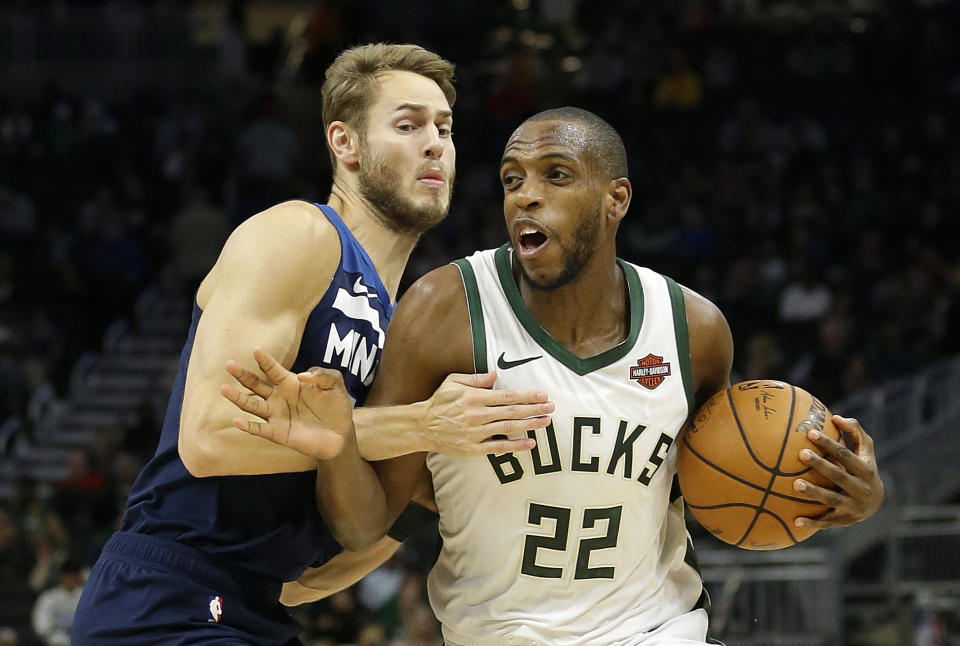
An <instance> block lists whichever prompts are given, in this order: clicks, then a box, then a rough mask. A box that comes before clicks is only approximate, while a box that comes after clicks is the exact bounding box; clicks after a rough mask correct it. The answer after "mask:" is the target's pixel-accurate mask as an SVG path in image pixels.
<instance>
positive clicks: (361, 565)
mask: <svg viewBox="0 0 960 646" xmlns="http://www.w3.org/2000/svg"><path fill="white" fill-rule="evenodd" d="M398 549H400V542H399V541H397V540H394V539H393V538H390V537H389V536H384V537H383V538H381V539H380V540H379V541H377V542H376V543H374V544H373V545H371V546H370V547H368V548H367V549H365V550H361V551H359V552H351V551H347V550H344V551H343V552H340V553H339V554H337V555H336V556H334V557H333V558H332V559H330V560H329V561H327V562H326V563H324V564H323V565H321V566H320V567H316V568H307V570H306V571H305V572H304V573H303V574H302V575H300V578H299V579H297V580H296V581H289V582H287V583H284V584H283V591H282V592H281V593H280V603H282V604H283V605H285V606H299V605H300V604H304V603H313V602H314V601H319V600H320V599H324V598H326V597H329V596H330V595H331V594H336V593H337V592H340V591H341V590H346V589H347V588H349V587H350V586H352V585H353V584H354V583H356V582H357V581H359V580H360V579H362V578H363V577H365V576H367V575H368V574H370V573H371V572H373V571H374V570H376V569H377V568H378V567H380V566H381V565H383V564H384V563H386V562H387V561H389V560H390V558H391V557H392V556H393V555H394V554H396V552H397V550H398Z"/></svg>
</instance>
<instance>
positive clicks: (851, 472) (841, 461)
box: [793, 415, 883, 529]
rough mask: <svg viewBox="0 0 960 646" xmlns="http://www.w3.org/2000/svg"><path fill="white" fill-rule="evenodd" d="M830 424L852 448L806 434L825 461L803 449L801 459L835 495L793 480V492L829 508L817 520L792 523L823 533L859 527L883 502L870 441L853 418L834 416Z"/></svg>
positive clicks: (812, 432) (871, 440) (813, 433)
mask: <svg viewBox="0 0 960 646" xmlns="http://www.w3.org/2000/svg"><path fill="white" fill-rule="evenodd" d="M833 423H834V424H835V425H836V426H837V428H838V429H840V432H841V433H843V434H844V435H846V437H847V439H848V440H849V444H850V445H851V446H852V447H853V448H852V450H851V449H848V448H847V447H845V446H844V445H843V444H841V443H839V442H836V441H834V440H832V439H831V438H829V437H827V436H826V435H824V434H823V433H819V432H817V431H810V432H809V433H807V438H808V439H809V440H810V441H811V442H813V443H814V444H816V445H817V446H818V447H820V449H821V450H822V451H823V452H824V455H825V456H826V457H825V458H822V457H820V456H818V455H817V454H816V453H814V452H813V451H810V450H808V449H804V450H802V451H800V459H801V460H802V461H803V462H804V463H805V464H808V465H810V466H811V467H813V469H814V470H816V471H817V473H820V474H821V475H823V476H825V477H826V478H827V479H829V480H830V481H831V482H833V483H834V485H836V491H833V490H831V489H826V488H823V487H817V486H815V485H813V484H810V483H809V482H807V481H806V480H802V479H799V478H798V479H797V480H794V482H793V487H794V489H796V490H797V491H799V492H801V493H803V494H805V495H807V496H809V497H810V498H813V499H814V500H817V501H819V502H821V503H823V504H824V505H827V506H828V507H832V509H831V510H830V511H829V512H827V513H826V514H824V515H823V516H820V517H819V518H803V517H800V518H797V519H796V520H795V521H794V522H796V524H797V525H798V526H800V527H809V528H812V529H824V528H827V527H844V526H846V525H852V524H854V523H859V522H860V521H861V520H866V519H867V518H869V517H870V516H872V515H873V514H874V513H875V512H876V511H877V510H878V509H879V508H880V504H881V503H882V502H883V481H882V480H881V479H880V472H879V470H878V469H877V457H876V454H875V453H874V449H873V438H871V437H870V436H869V435H867V432H866V431H864V430H863V427H862V426H860V423H859V422H858V421H857V420H855V419H853V418H849V417H841V416H839V415H834V416H833ZM841 467H843V468H841Z"/></svg>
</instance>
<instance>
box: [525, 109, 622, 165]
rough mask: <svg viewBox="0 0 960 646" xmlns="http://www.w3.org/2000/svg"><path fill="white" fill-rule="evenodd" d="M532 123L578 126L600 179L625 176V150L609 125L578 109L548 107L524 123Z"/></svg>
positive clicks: (587, 111) (616, 133) (588, 112)
mask: <svg viewBox="0 0 960 646" xmlns="http://www.w3.org/2000/svg"><path fill="white" fill-rule="evenodd" d="M532 121H563V122H565V123H575V124H577V125H579V126H581V127H582V128H583V129H584V131H585V134H586V135H587V136H586V137H585V140H586V141H587V150H588V151H589V152H590V153H591V154H592V155H593V156H594V157H595V158H596V160H597V164H598V166H599V168H600V170H601V171H602V172H603V174H604V175H605V177H604V178H603V179H604V180H610V179H618V178H620V177H626V176H627V172H628V170H627V149H626V147H625V146H624V145H623V139H622V138H621V137H620V134H619V133H618V132H617V131H616V130H615V129H614V128H613V126H611V125H610V124H609V123H607V122H606V121H604V120H603V119H601V118H600V117H598V116H597V115H595V114H594V113H592V112H590V111H589V110H584V109H582V108H574V107H571V106H566V107H562V108H551V109H550V110H544V111H543V112H538V113H537V114H535V115H533V116H532V117H530V118H529V119H527V120H526V121H524V123H529V122H532Z"/></svg>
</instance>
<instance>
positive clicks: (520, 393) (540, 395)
mask: <svg viewBox="0 0 960 646" xmlns="http://www.w3.org/2000/svg"><path fill="white" fill-rule="evenodd" d="M473 401H474V403H476V404H479V405H481V406H513V405H516V404H546V403H550V404H551V405H552V402H548V399H547V393H545V392H543V391H542V390H489V391H487V392H481V393H477V395H476V397H475V398H474V400H473Z"/></svg>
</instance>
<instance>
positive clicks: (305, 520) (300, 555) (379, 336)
mask: <svg viewBox="0 0 960 646" xmlns="http://www.w3.org/2000/svg"><path fill="white" fill-rule="evenodd" d="M318 206H320V209H321V210H322V211H323V213H324V214H325V215H326V217H327V218H328V219H329V220H330V222H331V223H332V224H333V225H334V226H335V227H336V229H337V232H338V233H339V236H340V249H341V252H340V266H339V267H338V268H337V271H336V273H335V274H334V276H333V280H332V281H331V283H330V286H329V288H328V289H327V291H326V292H325V293H324V295H323V298H322V299H321V300H320V302H319V303H318V304H317V306H316V307H315V308H314V309H313V311H312V312H311V313H310V316H309V318H308V319H307V323H306V327H305V329H304V333H303V339H302V341H301V343H300V349H299V352H298V354H297V358H296V360H295V361H294V364H293V367H292V370H293V371H294V372H300V371H303V370H306V369H307V368H309V367H311V366H324V367H328V368H334V369H336V370H339V371H340V372H341V373H342V374H343V380H344V383H345V385H346V388H347V391H348V392H349V393H350V396H351V397H352V398H353V400H354V402H355V404H357V405H359V404H361V403H363V400H364V398H365V396H366V393H367V390H368V389H369V386H370V383H371V382H372V381H373V376H374V373H375V372H376V368H377V365H378V363H379V361H380V354H381V352H382V348H383V341H384V333H385V332H386V329H387V323H388V322H389V320H390V315H391V314H392V313H393V304H392V303H391V301H390V297H389V294H388V293H387V290H386V288H385V287H384V285H383V282H382V281H381V280H380V277H379V275H378V274H377V271H376V269H375V267H374V266H373V262H372V261H371V260H370V258H369V256H367V253H366V252H365V251H364V249H363V247H361V246H360V243H359V242H358V241H357V239H356V238H355V237H354V236H353V234H352V233H350V231H349V230H348V229H347V227H346V225H345V224H344V223H343V221H342V220H341V219H340V217H339V216H338V215H337V213H336V212H335V211H334V210H333V209H331V208H330V207H328V206H326V205H318ZM201 316H203V313H202V312H201V310H200V308H199V307H198V306H197V305H196V303H194V307H193V320H192V322H191V324H190V331H189V334H188V336H187V341H186V344H185V345H184V347H183V352H182V353H181V355H180V371H179V373H178V374H177V378H176V381H175V382H174V385H173V391H172V392H171V394H170V402H169V404H168V406H167V413H166V417H165V419H164V422H163V430H162V432H161V435H160V444H159V446H158V447H157V452H156V454H155V455H154V457H153V458H152V459H151V460H150V461H149V462H148V463H147V465H146V466H145V467H144V469H143V471H142V472H141V473H140V475H139V477H138V478H137V481H136V483H134V485H133V488H132V489H131V491H130V498H129V500H128V503H127V511H126V514H125V516H124V520H123V526H122V528H121V530H122V531H125V532H135V533H140V534H149V535H153V536H158V537H162V538H166V539H170V540H174V541H177V542H178V543H181V544H184V545H188V546H191V547H193V548H196V549H198V550H200V551H201V552H203V553H204V554H206V555H208V556H209V557H211V558H212V559H213V560H214V561H215V562H216V563H219V564H222V565H223V566H224V567H226V568H231V569H232V568H240V569H243V570H246V571H249V572H252V573H253V574H256V575H258V576H260V577H264V578H266V579H270V580H280V581H292V580H294V579H296V578H297V577H299V575H300V574H301V573H302V572H303V570H304V569H305V568H307V567H308V566H317V565H319V564H321V563H323V562H324V561H326V560H328V559H329V558H331V557H332V556H334V555H335V554H336V553H338V552H339V551H340V550H341V547H340V545H339V544H338V543H337V542H336V541H335V540H334V538H333V536H332V535H331V534H330V531H329V530H328V528H327V527H326V526H325V525H324V523H323V520H322V518H321V517H320V515H319V513H318V512H317V508H316V504H315V502H314V500H315V490H314V486H315V478H316V475H315V473H314V472H304V473H281V474H269V475H255V476H216V477H209V478H195V477H193V476H192V475H190V473H189V472H188V471H187V469H186V467H184V465H183V462H182V461H181V460H180V455H179V453H178V451H177V438H178V435H179V430H180V410H181V407H182V405H183V389H184V382H185V381H186V375H187V364H188V363H189V361H190V352H191V350H192V348H193V341H194V336H195V334H196V329H197V324H198V322H199V321H200V318H201ZM250 341H251V343H256V342H257V340H256V339H251V340H250ZM212 387H215V386H212Z"/></svg>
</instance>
